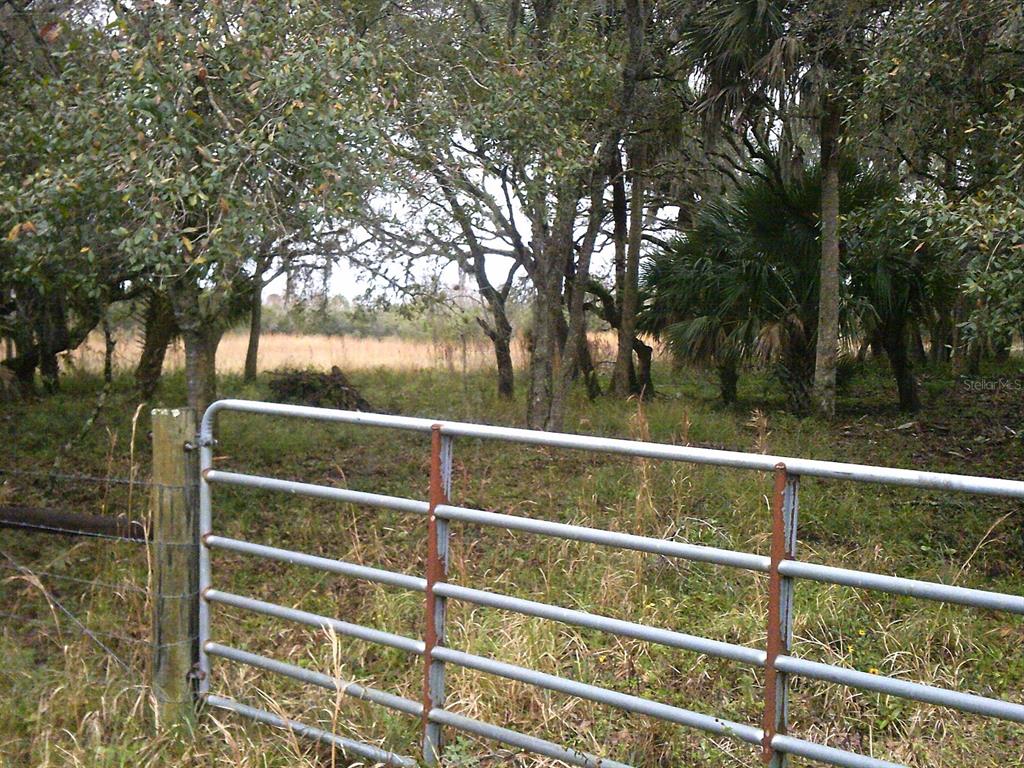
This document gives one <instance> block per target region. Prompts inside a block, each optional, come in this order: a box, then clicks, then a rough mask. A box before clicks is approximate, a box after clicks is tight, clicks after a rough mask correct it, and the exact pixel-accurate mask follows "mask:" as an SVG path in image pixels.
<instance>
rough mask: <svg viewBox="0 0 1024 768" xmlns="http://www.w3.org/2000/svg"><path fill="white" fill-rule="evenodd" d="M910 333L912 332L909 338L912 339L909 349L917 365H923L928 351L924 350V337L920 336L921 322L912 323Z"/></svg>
mask: <svg viewBox="0 0 1024 768" xmlns="http://www.w3.org/2000/svg"><path fill="white" fill-rule="evenodd" d="M911 333H912V334H913V336H912V337H911V340H912V341H913V346H912V347H911V350H912V352H913V354H914V363H916V364H917V365H924V364H925V363H927V362H928V353H927V352H925V349H924V338H922V336H921V324H920V323H914V325H913V329H912V330H911Z"/></svg>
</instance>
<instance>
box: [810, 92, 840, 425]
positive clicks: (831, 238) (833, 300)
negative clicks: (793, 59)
mask: <svg viewBox="0 0 1024 768" xmlns="http://www.w3.org/2000/svg"><path fill="white" fill-rule="evenodd" d="M841 117H842V115H841V113H840V111H839V106H838V105H837V104H835V103H834V102H829V103H828V104H827V106H826V111H825V116H824V117H823V118H822V121H821V272H820V279H819V287H818V343H817V350H816V352H815V359H814V405H815V408H816V410H817V411H818V413H819V414H820V415H822V416H824V417H826V418H832V416H834V415H835V412H836V355H837V352H838V349H839V129H840V120H841Z"/></svg>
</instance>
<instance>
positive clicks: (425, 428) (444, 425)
mask: <svg viewBox="0 0 1024 768" xmlns="http://www.w3.org/2000/svg"><path fill="white" fill-rule="evenodd" d="M225 410H231V411H241V412H245V413H257V414H263V415H265V416H297V417H303V418H308V419H316V420H318V421H328V422H338V423H344V424H361V425H365V426H374V427H387V428H391V429H403V430H411V431H415V432H424V433H426V432H430V429H431V428H432V427H433V425H434V424H440V425H441V433H442V434H444V435H451V436H461V437H476V438H481V439H484V440H504V441H508V442H513V443H521V444H524V445H544V446H548V447H552V448H571V449H577V450H583V451H592V452H599V453H614V454H619V455H623V456H634V457H640V458H648V459H665V460H669V461H686V462H690V463H693V464H711V465H715V466H720V467H732V468H734V469H754V470H760V471H762V472H770V471H772V469H773V468H774V467H775V465H776V464H778V463H780V462H781V463H783V464H785V465H786V469H787V470H788V471H789V473H790V474H794V475H804V476H807V477H822V478H829V479H833V480H849V481H856V482H864V483H882V484H887V485H901V486H910V487H914V488H930V489H934V490H943V491H957V492H962V493H978V494H984V495H991V496H1006V497H1010V498H1016V499H1024V481H1021V480H1006V479H1003V478H995V477H976V476H973V475H954V474H947V473H943V472H922V471H919V470H916V469H897V468H893V467H876V466H871V465H866V464H849V463H846V462H838V461H817V460H814V459H800V458H794V457H787V456H766V455H764V454H759V453H741V452H739V451H721V450H717V449H711V448H693V447H690V446H682V445H667V444H664V443H645V442H640V441H636V440H621V439H617V438H609V437H597V436H590V435H571V434H566V433H560V432H541V431H535V430H529V429H515V428H512V427H496V426H488V425H485V424H467V423H463V422H457V421H438V420H436V419H418V418H413V417H409V416H391V415H387V414H380V413H361V412H359V411H341V410H334V409H330V408H312V407H309V406H303V405H287V404H284V403H263V402H257V401H253V400H218V401H217V402H215V403H213V404H212V405H210V407H209V408H207V409H206V412H205V413H204V414H203V421H202V427H201V431H200V435H201V437H202V438H208V439H212V438H213V419H214V417H215V416H216V415H217V413H218V412H220V411H225Z"/></svg>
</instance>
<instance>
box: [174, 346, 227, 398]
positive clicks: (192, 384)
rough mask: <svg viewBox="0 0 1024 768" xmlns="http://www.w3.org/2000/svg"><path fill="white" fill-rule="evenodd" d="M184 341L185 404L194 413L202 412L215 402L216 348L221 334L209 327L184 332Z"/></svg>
mask: <svg viewBox="0 0 1024 768" xmlns="http://www.w3.org/2000/svg"><path fill="white" fill-rule="evenodd" d="M182 337H183V338H184V340H185V386H186V389H187V391H188V405H189V407H190V408H194V409H195V411H196V413H205V412H206V409H207V407H208V406H209V405H210V403H212V402H213V401H214V400H216V399H217V346H218V345H219V344H220V337H221V334H220V332H219V331H213V330H210V329H209V328H206V329H199V330H198V331H196V330H193V329H183V330H182Z"/></svg>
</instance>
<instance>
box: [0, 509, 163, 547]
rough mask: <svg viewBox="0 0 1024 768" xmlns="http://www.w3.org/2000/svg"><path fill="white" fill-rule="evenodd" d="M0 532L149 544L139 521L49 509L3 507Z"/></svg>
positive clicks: (0, 513)
mask: <svg viewBox="0 0 1024 768" xmlns="http://www.w3.org/2000/svg"><path fill="white" fill-rule="evenodd" d="M0 528H20V529H24V530H35V531H40V532H42V533H54V534H59V535H64V536H109V537H115V538H120V539H131V540H132V541H146V540H147V535H146V528H145V526H144V525H143V524H142V523H141V522H140V521H138V520H129V519H128V518H126V517H116V516H114V515H87V514H82V513H79V512H65V511H63V510H59V509H50V508H47V507H23V506H7V505H4V506H0Z"/></svg>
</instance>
